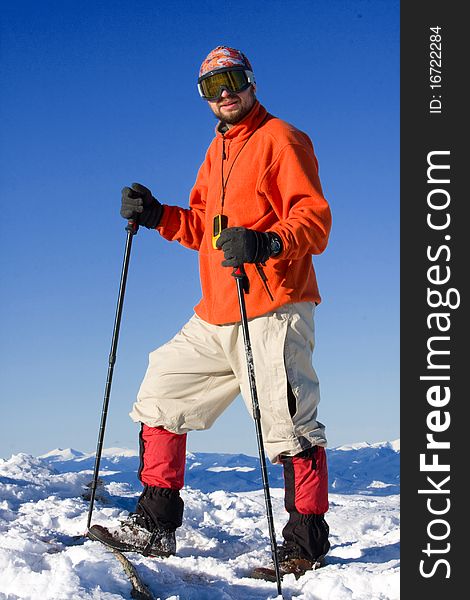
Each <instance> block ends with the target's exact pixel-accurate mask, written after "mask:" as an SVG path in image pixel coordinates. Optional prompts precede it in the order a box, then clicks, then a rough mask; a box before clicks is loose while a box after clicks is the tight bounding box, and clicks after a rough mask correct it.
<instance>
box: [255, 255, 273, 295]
mask: <svg viewBox="0 0 470 600" xmlns="http://www.w3.org/2000/svg"><path fill="white" fill-rule="evenodd" d="M255 267H256V270H257V271H258V274H259V276H260V277H261V281H262V282H263V287H264V289H265V290H266V292H267V294H268V296H269V297H270V298H271V302H274V296H273V295H272V294H271V290H270V289H269V286H268V278H267V277H266V273H265V272H264V270H263V267H262V266H261V265H260V264H259V263H256V264H255Z"/></svg>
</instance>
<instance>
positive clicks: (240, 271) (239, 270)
mask: <svg viewBox="0 0 470 600" xmlns="http://www.w3.org/2000/svg"><path fill="white" fill-rule="evenodd" d="M245 276H246V273H245V269H244V267H243V265H240V266H238V267H233V271H232V277H235V279H243V277H245Z"/></svg>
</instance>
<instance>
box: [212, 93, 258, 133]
mask: <svg viewBox="0 0 470 600" xmlns="http://www.w3.org/2000/svg"><path fill="white" fill-rule="evenodd" d="M266 115H267V111H266V109H265V108H264V106H262V105H261V104H260V102H259V100H256V102H255V103H254V105H253V107H252V109H251V110H250V112H249V113H248V114H247V115H246V117H245V118H244V119H243V120H242V121H240V122H239V123H237V124H236V125H234V126H233V127H231V128H230V129H227V130H226V131H225V133H223V132H222V131H221V125H222V121H219V122H218V124H217V126H216V128H215V133H216V135H217V136H219V137H222V135H223V136H224V137H225V139H226V140H234V139H236V140H237V141H242V140H245V139H246V138H247V137H249V136H250V135H251V134H252V133H253V131H255V129H256V128H257V127H259V125H260V124H261V123H262V121H263V119H264V118H265V117H266Z"/></svg>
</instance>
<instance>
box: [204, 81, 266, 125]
mask: <svg viewBox="0 0 470 600" xmlns="http://www.w3.org/2000/svg"><path fill="white" fill-rule="evenodd" d="M234 98H239V96H237V95H236V94H233V95H231V96H226V97H225V98H224V102H228V101H229V100H230V99H234ZM250 100H251V101H249V102H247V103H246V104H241V103H240V104H239V105H238V107H237V110H234V111H231V112H230V114H226V113H223V114H222V112H221V111H220V108H219V107H217V106H216V107H215V108H214V107H211V108H212V112H213V113H214V116H215V118H216V119H219V120H220V121H222V122H223V123H227V124H228V125H235V124H236V123H239V122H240V121H241V120H243V119H244V118H245V117H246V115H247V114H248V113H249V112H250V110H251V109H252V108H253V105H254V104H255V101H256V96H255V92H254V90H253V88H251V95H250Z"/></svg>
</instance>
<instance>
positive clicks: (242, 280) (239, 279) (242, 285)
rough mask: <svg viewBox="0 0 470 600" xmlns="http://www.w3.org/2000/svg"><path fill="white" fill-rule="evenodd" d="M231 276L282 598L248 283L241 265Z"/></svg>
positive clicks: (273, 552) (279, 592)
mask: <svg viewBox="0 0 470 600" xmlns="http://www.w3.org/2000/svg"><path fill="white" fill-rule="evenodd" d="M232 276H233V277H235V281H236V283H237V293H238V302H239V304H240V316H241V325H242V331H243V340H244V342H245V354H246V366H247V369H248V381H249V384H250V392H251V402H252V406H253V417H254V420H255V427H256V438H257V442H258V453H259V460H260V464H261V476H262V479H263V490H264V499H265V502H266V515H267V518H268V529H269V538H270V540H271V554H272V557H273V562H274V570H275V571H276V582H277V593H278V594H279V595H281V596H282V589H281V573H280V570H279V557H278V554H277V544H276V532H275V530H274V518H273V507H272V504H271V494H270V491H269V480H268V471H267V469H266V458H265V454H264V444H263V432H262V430H261V412H260V409H259V402H258V393H257V391H256V380H255V365H254V362H253V353H252V350H251V341H250V332H249V331H248V318H247V316H246V305H245V291H246V289H247V288H246V283H247V282H248V279H247V276H246V273H245V269H244V268H243V265H241V266H239V267H236V268H234V270H233V272H232Z"/></svg>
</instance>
